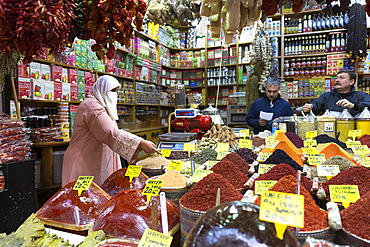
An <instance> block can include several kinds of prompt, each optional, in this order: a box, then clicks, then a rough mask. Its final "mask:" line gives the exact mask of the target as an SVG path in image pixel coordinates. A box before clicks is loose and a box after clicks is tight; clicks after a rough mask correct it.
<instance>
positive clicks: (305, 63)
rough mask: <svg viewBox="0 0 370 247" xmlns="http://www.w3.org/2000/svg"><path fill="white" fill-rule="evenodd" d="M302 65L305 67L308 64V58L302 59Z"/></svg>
mask: <svg viewBox="0 0 370 247" xmlns="http://www.w3.org/2000/svg"><path fill="white" fill-rule="evenodd" d="M301 66H302V67H303V68H304V67H306V66H307V60H306V58H302V59H301Z"/></svg>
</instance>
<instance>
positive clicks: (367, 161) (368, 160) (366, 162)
mask: <svg viewBox="0 0 370 247" xmlns="http://www.w3.org/2000/svg"><path fill="white" fill-rule="evenodd" d="M359 161H360V164H361V165H362V166H364V167H370V157H364V158H361V159H360V160H359Z"/></svg>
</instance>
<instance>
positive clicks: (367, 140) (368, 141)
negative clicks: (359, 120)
mask: <svg viewBox="0 0 370 247" xmlns="http://www.w3.org/2000/svg"><path fill="white" fill-rule="evenodd" d="M358 141H360V142H361V144H362V145H366V146H368V147H369V148H370V135H363V136H361V137H360V138H358Z"/></svg>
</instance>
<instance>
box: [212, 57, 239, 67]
mask: <svg viewBox="0 0 370 247" xmlns="http://www.w3.org/2000/svg"><path fill="white" fill-rule="evenodd" d="M221 59H222V58H221ZM236 65H237V64H236V63H234V64H221V65H214V66H208V67H207V69H214V68H220V67H235V66H236Z"/></svg>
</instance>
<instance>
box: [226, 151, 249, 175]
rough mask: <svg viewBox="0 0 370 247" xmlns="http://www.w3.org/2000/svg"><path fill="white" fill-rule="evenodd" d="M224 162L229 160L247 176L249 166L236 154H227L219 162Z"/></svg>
mask: <svg viewBox="0 0 370 247" xmlns="http://www.w3.org/2000/svg"><path fill="white" fill-rule="evenodd" d="M224 160H229V161H231V162H233V163H234V164H235V165H236V167H237V168H238V169H239V171H241V172H243V173H245V174H248V171H249V164H248V163H247V162H246V161H245V160H244V159H243V158H242V157H241V156H240V155H239V154H237V153H229V154H228V155H226V156H225V157H224V158H222V159H221V162H222V161H224Z"/></svg>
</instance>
